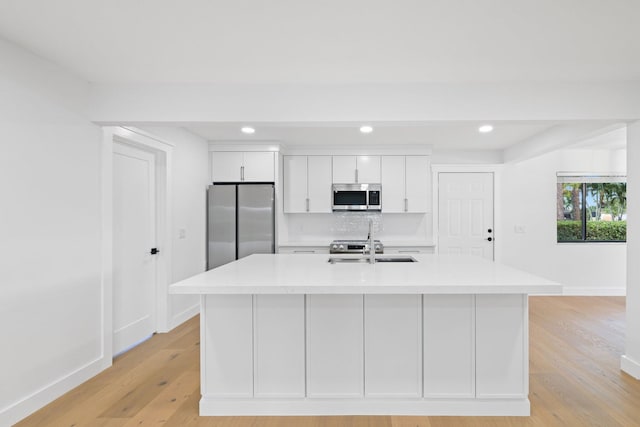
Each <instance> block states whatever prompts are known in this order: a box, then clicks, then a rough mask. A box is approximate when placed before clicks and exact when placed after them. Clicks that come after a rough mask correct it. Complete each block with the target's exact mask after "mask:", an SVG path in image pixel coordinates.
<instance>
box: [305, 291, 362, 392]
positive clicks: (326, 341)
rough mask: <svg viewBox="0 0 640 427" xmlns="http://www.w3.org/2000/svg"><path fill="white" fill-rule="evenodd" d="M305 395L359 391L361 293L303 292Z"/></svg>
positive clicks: (360, 375)
mask: <svg viewBox="0 0 640 427" xmlns="http://www.w3.org/2000/svg"><path fill="white" fill-rule="evenodd" d="M306 298H307V307H306V309H307V397H310V398H316V397H317V398H336V397H346V398H355V397H362V395H363V385H364V378H363V375H364V374H363V370H364V349H363V321H362V319H363V305H364V303H363V295H307V296H306Z"/></svg>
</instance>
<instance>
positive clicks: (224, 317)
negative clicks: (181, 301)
mask: <svg viewBox="0 0 640 427" xmlns="http://www.w3.org/2000/svg"><path fill="white" fill-rule="evenodd" d="M202 305H203V307H202V308H203V310H202V311H203V314H204V315H202V317H201V323H200V328H201V330H200V338H201V339H200V343H201V346H202V349H203V350H202V360H201V365H202V373H201V379H202V393H203V394H206V395H207V396H211V397H220V398H233V397H253V340H252V337H253V324H252V319H253V298H252V296H251V295H207V296H205V297H203V301H202Z"/></svg>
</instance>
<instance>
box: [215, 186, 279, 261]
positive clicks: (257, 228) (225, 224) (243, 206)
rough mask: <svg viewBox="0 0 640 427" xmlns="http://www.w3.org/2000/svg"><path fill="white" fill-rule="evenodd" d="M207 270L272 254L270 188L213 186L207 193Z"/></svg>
mask: <svg viewBox="0 0 640 427" xmlns="http://www.w3.org/2000/svg"><path fill="white" fill-rule="evenodd" d="M207 240H208V243H207V270H211V269H212V268H215V267H218V266H221V265H223V264H226V263H228V262H231V261H235V260H236V259H240V258H242V257H245V256H247V255H251V254H255V253H266V254H272V253H274V252H275V215H274V189H273V184H213V185H210V186H209V189H208V191H207Z"/></svg>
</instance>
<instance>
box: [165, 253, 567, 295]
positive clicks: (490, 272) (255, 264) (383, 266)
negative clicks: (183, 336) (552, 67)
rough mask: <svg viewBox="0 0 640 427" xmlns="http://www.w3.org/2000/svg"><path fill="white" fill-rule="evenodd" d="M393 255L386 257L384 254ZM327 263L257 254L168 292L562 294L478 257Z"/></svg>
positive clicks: (533, 278) (322, 258) (319, 257)
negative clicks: (403, 261) (404, 261)
mask: <svg viewBox="0 0 640 427" xmlns="http://www.w3.org/2000/svg"><path fill="white" fill-rule="evenodd" d="M392 256H397V255H388V257H392ZM412 256H413V258H415V259H416V260H417V261H418V262H413V263H376V264H373V265H371V264H368V263H348V264H331V263H329V262H328V259H329V255H327V254H322V255H296V254H273V255H271V254H269V255H267V254H256V255H250V256H248V257H246V258H243V259H240V260H238V261H234V262H231V263H229V264H225V265H223V266H220V267H218V268H215V269H213V270H209V271H207V272H204V273H200V274H198V275H195V276H193V277H190V278H188V279H185V280H183V281H180V282H177V283H175V284H173V285H171V286H170V288H169V293H171V294H536V293H537V294H560V293H562V287H561V285H559V284H558V283H555V282H551V281H549V280H546V279H543V278H541V277H538V276H535V275H533V274H529V273H526V272H523V271H520V270H517V269H514V268H511V267H507V266H505V265H502V264H498V263H495V262H492V261H488V260H485V259H482V258H480V257H467V256H448V255H416V254H412Z"/></svg>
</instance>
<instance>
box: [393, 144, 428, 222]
mask: <svg viewBox="0 0 640 427" xmlns="http://www.w3.org/2000/svg"><path fill="white" fill-rule="evenodd" d="M430 210H431V161H430V158H429V156H383V157H382V212H387V213H394V212H416V213H421V212H429V211H430Z"/></svg>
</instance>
